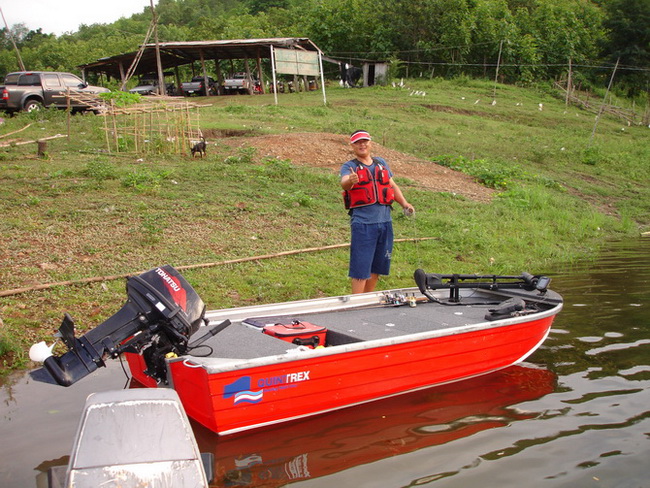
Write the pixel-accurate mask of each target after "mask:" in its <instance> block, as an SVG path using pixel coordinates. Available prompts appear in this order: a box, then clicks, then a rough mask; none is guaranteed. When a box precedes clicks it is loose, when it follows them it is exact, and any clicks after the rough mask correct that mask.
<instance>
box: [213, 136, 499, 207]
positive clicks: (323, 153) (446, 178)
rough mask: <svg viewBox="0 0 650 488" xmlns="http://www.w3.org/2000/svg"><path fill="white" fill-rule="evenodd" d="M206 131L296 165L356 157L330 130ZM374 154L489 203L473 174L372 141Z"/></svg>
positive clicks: (423, 180)
mask: <svg viewBox="0 0 650 488" xmlns="http://www.w3.org/2000/svg"><path fill="white" fill-rule="evenodd" d="M211 136H213V137H211ZM214 136H216V134H210V135H208V134H206V137H207V138H208V140H209V142H210V143H211V144H217V145H228V146H231V147H239V146H241V147H246V146H254V147H255V148H257V150H258V155H259V156H260V157H262V158H263V157H267V156H269V157H277V158H280V159H288V160H290V161H291V162H292V163H293V164H297V165H310V166H313V167H321V168H329V169H331V170H332V171H335V172H338V171H339V169H340V167H341V164H343V163H344V162H345V161H348V160H349V159H351V158H352V157H353V155H352V151H351V149H350V146H349V144H348V138H347V136H344V135H338V134H329V133H311V132H309V133H308V132H304V133H295V134H276V135H267V136H258V137H220V138H218V139H215V138H214ZM373 154H374V155H375V156H380V157H383V158H384V159H385V160H386V161H387V162H388V164H389V165H390V167H391V169H392V170H393V172H394V173H395V175H396V180H397V182H398V183H399V178H400V177H404V178H409V179H411V180H413V181H415V182H417V183H418V184H420V185H421V186H422V187H423V188H427V189H430V190H432V191H437V192H449V193H456V194H460V195H463V196H465V197H467V198H469V199H471V200H476V201H481V202H487V201H489V200H490V198H491V197H492V194H493V190H491V189H489V188H486V187H484V186H482V185H480V184H478V183H476V182H475V181H474V180H473V179H472V178H471V177H469V176H467V175H465V174H463V173H459V172H457V171H453V170H450V169H448V168H445V167H444V166H440V165H438V164H435V163H431V162H429V161H425V160H422V159H417V158H416V157H414V156H410V155H408V154H404V153H401V152H399V151H395V150H392V149H388V148H385V147H383V146H382V145H381V144H379V143H377V142H373Z"/></svg>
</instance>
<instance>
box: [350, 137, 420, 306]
mask: <svg viewBox="0 0 650 488" xmlns="http://www.w3.org/2000/svg"><path fill="white" fill-rule="evenodd" d="M371 144H372V143H371V138H370V134H368V132H366V131H364V130H358V131H355V132H353V133H352V135H351V136H350V145H351V146H352V150H353V151H354V155H355V158H354V159H351V160H350V161H348V162H346V163H344V164H343V166H342V167H341V173H340V175H341V187H342V188H343V190H344V191H343V199H344V201H345V208H347V209H349V214H350V229H351V232H350V233H351V241H350V269H349V273H348V276H349V277H350V278H351V279H352V293H366V292H370V291H374V289H375V286H376V285H377V281H378V280H379V276H380V275H388V273H389V272H390V259H391V255H392V252H393V222H392V218H391V214H390V212H391V204H392V203H393V202H397V203H399V204H400V205H401V206H402V208H403V209H404V212H405V213H406V214H407V215H412V214H413V212H414V211H415V210H414V208H413V205H411V204H410V203H408V201H407V200H406V198H405V197H404V195H403V194H402V191H401V190H400V188H399V186H397V185H396V184H395V182H394V181H393V173H392V171H391V170H390V168H389V166H388V163H386V161H384V160H383V159H382V158H379V157H372V156H371V155H370V151H371Z"/></svg>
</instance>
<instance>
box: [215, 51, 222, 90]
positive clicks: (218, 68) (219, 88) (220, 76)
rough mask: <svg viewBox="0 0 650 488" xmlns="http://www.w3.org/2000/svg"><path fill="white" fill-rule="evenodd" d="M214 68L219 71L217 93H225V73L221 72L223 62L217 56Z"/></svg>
mask: <svg viewBox="0 0 650 488" xmlns="http://www.w3.org/2000/svg"><path fill="white" fill-rule="evenodd" d="M214 70H215V71H216V72H217V83H218V85H219V86H218V87H217V94H219V95H223V73H222V72H221V63H220V62H219V59H217V58H215V60H214Z"/></svg>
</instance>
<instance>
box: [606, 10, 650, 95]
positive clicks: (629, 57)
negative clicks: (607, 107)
mask: <svg viewBox="0 0 650 488" xmlns="http://www.w3.org/2000/svg"><path fill="white" fill-rule="evenodd" d="M604 7H605V12H606V18H605V21H604V23H603V24H604V26H605V28H606V29H607V38H606V40H605V41H604V42H603V43H602V48H603V51H602V53H603V56H604V57H605V58H606V59H608V60H609V61H611V62H615V61H616V60H617V59H620V62H619V65H620V66H621V70H620V75H618V76H619V77H620V78H621V79H622V80H625V81H626V83H627V84H628V93H629V94H630V95H636V94H637V93H639V92H640V91H641V90H643V89H644V86H645V89H646V90H647V89H648V88H647V86H648V82H649V81H650V68H649V67H650V1H648V0H610V1H609V2H605V3H604ZM649 94H650V93H649Z"/></svg>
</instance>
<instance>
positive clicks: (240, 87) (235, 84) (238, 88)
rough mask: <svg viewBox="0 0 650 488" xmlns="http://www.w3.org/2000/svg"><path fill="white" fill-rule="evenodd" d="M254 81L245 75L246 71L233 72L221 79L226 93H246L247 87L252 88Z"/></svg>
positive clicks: (247, 91)
mask: <svg viewBox="0 0 650 488" xmlns="http://www.w3.org/2000/svg"><path fill="white" fill-rule="evenodd" d="M254 83H255V82H254V80H252V79H251V78H250V77H249V76H248V75H246V73H234V74H232V75H230V76H229V77H228V78H226V79H225V80H224V81H223V89H224V92H225V93H226V94H232V93H242V94H248V93H249V89H252V88H253V86H254Z"/></svg>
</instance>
